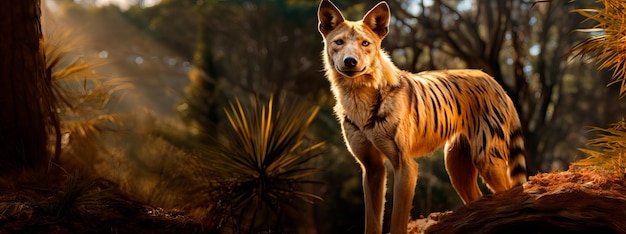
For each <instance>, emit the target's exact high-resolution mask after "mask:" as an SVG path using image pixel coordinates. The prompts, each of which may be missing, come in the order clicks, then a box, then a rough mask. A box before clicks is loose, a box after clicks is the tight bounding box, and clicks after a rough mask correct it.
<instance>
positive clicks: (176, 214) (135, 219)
mask: <svg viewBox="0 0 626 234" xmlns="http://www.w3.org/2000/svg"><path fill="white" fill-rule="evenodd" d="M68 180H71V179H68ZM0 182H1V181H0ZM85 183H87V184H85ZM115 187H116V185H114V184H112V183H110V182H109V181H106V180H93V179H91V180H90V179H81V180H73V181H69V182H68V181H67V180H66V181H65V182H63V183H62V184H61V185H60V186H55V187H52V188H46V187H41V186H36V185H35V186H31V185H28V186H20V187H19V188H8V190H13V191H12V192H8V193H5V191H6V190H7V188H6V187H4V188H2V186H0V189H1V190H5V191H2V192H0V233H29V234H30V233H35V234H37V233H42V234H43V233H207V231H205V230H204V229H203V226H202V224H201V222H199V221H198V220H196V219H193V218H191V217H190V216H188V215H186V214H185V213H184V212H182V211H180V210H164V209H161V208H157V207H153V206H150V205H146V204H142V203H139V202H135V201H133V200H132V199H129V198H128V197H126V196H123V195H121V194H122V193H120V192H119V191H117V189H115Z"/></svg>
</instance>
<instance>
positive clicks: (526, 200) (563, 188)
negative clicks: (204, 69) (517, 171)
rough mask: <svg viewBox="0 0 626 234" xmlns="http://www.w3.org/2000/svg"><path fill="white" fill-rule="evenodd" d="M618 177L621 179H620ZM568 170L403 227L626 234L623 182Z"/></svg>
mask: <svg viewBox="0 0 626 234" xmlns="http://www.w3.org/2000/svg"><path fill="white" fill-rule="evenodd" d="M622 176H624V175H622ZM622 176H618V175H615V174H608V173H603V172H599V171H595V170H590V169H574V168H570V169H569V170H568V171H564V172H554V173H539V174H537V175H535V176H531V177H530V178H529V181H528V183H526V184H524V186H523V187H519V188H514V189H511V190H509V191H507V192H504V193H500V194H496V195H488V196H485V197H483V198H480V199H478V200H476V201H473V202H471V203H469V204H468V205H466V206H463V207H461V208H459V209H457V210H455V211H448V212H442V213H432V214H430V215H429V216H428V217H426V218H424V217H421V218H420V219H417V220H413V221H411V222H410V224H409V233H414V234H415V233H563V232H565V233H626V180H624V177H622Z"/></svg>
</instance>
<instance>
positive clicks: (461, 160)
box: [445, 136, 483, 204]
mask: <svg viewBox="0 0 626 234" xmlns="http://www.w3.org/2000/svg"><path fill="white" fill-rule="evenodd" d="M445 162H446V171H448V175H449V176H450V182H452V186H453V187H454V189H455V190H456V192H457V193H458V194H459V196H460V197H461V199H462V200H463V203H465V204H467V203H469V202H471V201H473V200H475V199H477V198H479V197H481V196H482V195H483V194H482V193H481V192H480V189H479V188H478V183H477V182H476V179H477V177H478V172H477V171H476V168H475V167H474V163H473V162H472V155H471V150H470V145H469V142H468V140H467V138H466V137H465V136H458V137H457V138H456V139H455V140H453V141H450V142H448V143H447V144H446V148H445Z"/></svg>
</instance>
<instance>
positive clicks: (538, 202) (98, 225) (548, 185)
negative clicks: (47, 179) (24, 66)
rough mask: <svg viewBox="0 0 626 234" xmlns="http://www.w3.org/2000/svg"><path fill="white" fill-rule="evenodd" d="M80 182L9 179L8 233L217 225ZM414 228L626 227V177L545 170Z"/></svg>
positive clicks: (3, 221) (5, 200)
mask: <svg viewBox="0 0 626 234" xmlns="http://www.w3.org/2000/svg"><path fill="white" fill-rule="evenodd" d="M87 181H89V180H87ZM80 183H82V182H81V181H76V183H65V184H64V185H63V186H65V187H61V186H59V187H53V188H43V187H38V186H37V185H32V186H31V185H26V186H22V187H19V188H11V190H14V191H12V192H11V191H10V192H6V191H7V190H6V189H7V188H6V187H3V188H2V190H4V191H3V195H0V233H208V232H209V231H208V230H207V229H206V227H204V226H203V225H202V222H201V221H200V220H196V219H194V218H192V217H191V216H189V215H187V214H185V213H184V212H182V211H180V210H164V209H160V208H157V207H153V206H150V205H146V204H141V203H138V202H134V201H132V199H129V198H127V197H124V196H122V195H120V194H121V193H118V192H116V191H115V186H114V185H112V184H110V183H109V182H108V181H104V180H95V181H91V182H89V183H92V184H88V185H85V184H82V185H81V184H80ZM67 186H75V187H73V188H69V187H67ZM81 189H82V190H81ZM65 191H73V192H65ZM408 228H409V232H410V233H413V234H415V233H626V180H624V179H623V178H622V177H620V176H617V175H612V174H607V173H601V172H597V171H592V170H588V169H570V170H568V171H565V172H555V173H540V174H538V175H536V176H532V177H530V180H529V182H528V183H527V184H525V185H524V186H523V187H518V188H514V189H512V190H510V191H507V192H504V193H500V194H495V195H487V196H485V197H483V198H481V199H478V200H476V201H474V202H471V203H470V204H468V205H466V206H464V207H461V208H459V209H457V210H455V211H448V212H440V213H432V214H430V215H429V216H428V217H425V218H421V219H417V220H413V221H412V222H411V223H410V224H409V227H408Z"/></svg>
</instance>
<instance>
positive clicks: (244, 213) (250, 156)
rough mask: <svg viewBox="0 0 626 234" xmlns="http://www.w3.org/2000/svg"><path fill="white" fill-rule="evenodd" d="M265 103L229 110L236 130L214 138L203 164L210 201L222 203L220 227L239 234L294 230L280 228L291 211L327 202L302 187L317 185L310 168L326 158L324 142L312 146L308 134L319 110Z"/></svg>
mask: <svg viewBox="0 0 626 234" xmlns="http://www.w3.org/2000/svg"><path fill="white" fill-rule="evenodd" d="M261 102H262V101H261V100H260V99H259V98H258V97H257V98H255V99H253V100H252V104H251V105H249V106H246V105H243V104H242V103H241V102H239V100H237V101H236V103H235V104H232V103H231V105H230V108H228V109H226V110H225V111H226V115H227V118H228V121H229V124H230V125H229V127H230V128H228V129H226V130H225V131H224V133H223V134H222V135H219V136H212V137H210V138H212V140H211V142H210V143H208V144H206V145H205V146H204V147H203V148H202V152H201V157H200V158H199V159H200V162H201V164H202V165H203V168H204V169H205V170H204V171H205V173H206V178H207V179H208V181H207V188H206V189H207V190H206V192H207V193H208V194H207V195H208V196H209V197H210V198H211V200H213V201H214V202H215V203H217V204H216V206H215V207H213V210H212V213H213V214H214V215H216V223H217V224H218V225H220V226H222V227H224V226H225V227H226V228H228V227H229V226H230V228H232V231H234V232H249V231H251V230H253V229H254V228H259V226H257V225H271V224H268V223H270V222H276V224H275V225H276V227H275V228H277V229H280V228H282V226H285V225H286V224H290V225H293V224H294V223H293V220H291V221H290V222H289V223H286V222H283V223H280V222H281V221H280V220H281V219H284V218H285V217H280V216H281V214H283V212H286V209H289V208H295V207H300V204H299V203H301V202H306V203H313V202H314V201H316V200H321V198H320V197H319V196H317V195H315V194H312V193H309V192H307V191H305V190H303V189H302V188H301V187H300V186H302V185H304V184H309V183H314V181H310V180H308V178H309V177H310V176H311V175H313V174H314V173H316V172H317V171H318V169H316V168H313V167H310V166H308V164H307V163H308V162H309V161H311V160H312V159H314V158H316V157H317V156H319V155H320V154H319V153H320V151H319V149H320V147H321V146H322V145H323V142H322V143H315V144H308V142H307V140H306V137H305V133H306V129H307V128H308V127H309V126H310V124H311V122H312V121H313V119H314V117H315V115H316V114H317V112H318V110H319V107H310V106H307V105H302V104H299V103H298V104H296V103H295V102H294V103H292V104H287V103H285V102H280V101H279V102H276V101H275V100H274V99H273V98H271V99H270V100H269V101H268V102H267V104H263V103H261ZM272 220H273V221H272ZM296 225H297V224H296ZM270 227H271V226H270ZM246 228H247V229H248V231H245V229H246Z"/></svg>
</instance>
